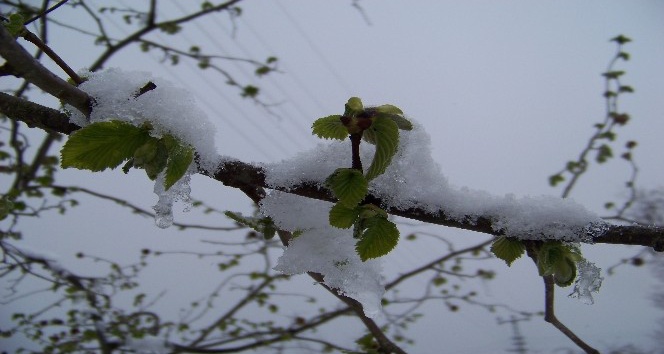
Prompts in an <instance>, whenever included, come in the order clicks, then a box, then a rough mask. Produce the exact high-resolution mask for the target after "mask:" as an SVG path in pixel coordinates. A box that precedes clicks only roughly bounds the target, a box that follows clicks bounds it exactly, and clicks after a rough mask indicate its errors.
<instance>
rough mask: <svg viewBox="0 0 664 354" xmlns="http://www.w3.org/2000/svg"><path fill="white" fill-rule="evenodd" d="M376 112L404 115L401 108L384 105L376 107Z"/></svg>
mask: <svg viewBox="0 0 664 354" xmlns="http://www.w3.org/2000/svg"><path fill="white" fill-rule="evenodd" d="M376 111H378V112H379V113H388V114H398V115H403V111H402V110H401V109H400V108H399V107H397V106H394V105H391V104H384V105H382V106H378V107H376Z"/></svg>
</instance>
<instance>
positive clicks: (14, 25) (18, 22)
mask: <svg viewBox="0 0 664 354" xmlns="http://www.w3.org/2000/svg"><path fill="white" fill-rule="evenodd" d="M23 23H25V19H24V18H23V16H22V15H21V14H11V15H9V22H6V23H5V22H3V25H4V26H5V28H6V29H7V31H8V32H9V34H11V35H12V37H20V36H23V35H24V34H25V31H26V30H25V26H24V25H23Z"/></svg>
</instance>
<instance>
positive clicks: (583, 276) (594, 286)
mask: <svg viewBox="0 0 664 354" xmlns="http://www.w3.org/2000/svg"><path fill="white" fill-rule="evenodd" d="M576 267H577V270H578V272H579V275H578V277H577V280H576V283H575V284H574V291H572V293H571V294H570V295H569V296H570V297H576V298H578V299H579V300H580V301H581V302H583V303H584V304H587V305H592V304H593V303H594V302H595V300H594V299H593V296H592V293H594V292H595V293H596V292H598V291H599V288H600V286H602V281H603V280H604V278H602V277H601V276H600V271H601V269H599V268H597V266H595V265H594V264H593V263H590V262H588V261H587V260H585V259H582V260H581V261H580V262H578V263H577V264H576Z"/></svg>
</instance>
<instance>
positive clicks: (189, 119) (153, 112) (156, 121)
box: [67, 68, 220, 172]
mask: <svg viewBox="0 0 664 354" xmlns="http://www.w3.org/2000/svg"><path fill="white" fill-rule="evenodd" d="M81 75H82V76H83V77H86V78H87V80H86V81H85V82H84V83H82V84H81V85H80V86H79V88H80V89H81V90H83V91H85V92H87V93H88V94H89V95H90V96H92V97H93V98H94V100H95V102H94V106H93V109H92V114H91V115H90V120H89V121H87V120H86V118H85V116H84V115H83V114H81V113H80V112H78V111H77V110H76V109H74V108H72V107H70V106H68V107H67V109H68V111H70V112H71V118H70V120H71V122H72V123H75V124H77V125H79V126H82V127H84V126H86V125H88V124H90V123H93V122H102V121H109V120H121V121H126V122H130V123H132V124H134V125H136V126H139V125H141V124H143V123H147V122H149V123H151V124H152V125H153V127H154V130H153V131H154V135H155V136H161V135H163V134H167V133H168V134H172V135H173V136H175V137H177V138H179V139H181V140H182V141H184V142H186V143H188V144H190V145H191V146H193V147H194V149H195V150H196V152H197V153H198V155H199V156H200V165H201V168H203V169H204V170H206V171H210V172H213V171H214V170H216V168H217V167H218V165H219V162H220V157H219V154H218V153H217V150H216V147H215V143H214V135H215V127H214V125H213V124H212V123H211V122H210V121H209V120H208V118H207V116H206V114H205V112H203V111H202V110H201V109H200V108H198V106H197V105H196V102H195V99H194V96H193V95H192V94H190V93H189V92H188V91H186V90H183V89H181V88H179V87H177V86H175V85H173V84H172V83H170V82H169V81H166V80H164V79H161V78H157V77H153V76H152V75H151V74H150V73H147V72H138V71H124V70H121V69H116V68H112V69H108V70H104V71H100V72H94V73H91V72H84V73H81ZM148 82H153V83H154V84H155V85H156V86H157V88H155V89H153V90H151V91H148V92H146V93H144V94H142V95H140V96H138V97H136V98H135V97H134V96H135V95H136V94H137V93H138V91H139V90H140V89H141V88H142V87H143V86H145V85H146V84H147V83H148Z"/></svg>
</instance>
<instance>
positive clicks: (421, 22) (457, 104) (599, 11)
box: [24, 0, 664, 353]
mask: <svg viewBox="0 0 664 354" xmlns="http://www.w3.org/2000/svg"><path fill="white" fill-rule="evenodd" d="M90 3H91V4H93V5H100V4H101V3H102V1H99V0H95V1H90ZM125 3H133V2H130V1H125ZM171 3H172V1H164V5H165V6H164V7H163V9H162V10H160V16H163V18H169V17H172V16H179V14H182V9H181V7H183V6H189V5H188V4H187V3H188V2H179V5H177V4H175V5H173V4H171ZM166 4H169V5H167V6H166ZM351 4H352V2H351V1H312V0H290V1H269V2H268V1H258V0H253V1H252V0H247V1H246V2H243V3H241V6H242V9H243V12H242V16H241V17H240V18H238V19H236V20H235V26H234V27H233V26H231V25H230V24H229V23H230V22H229V21H228V16H227V15H226V14H218V15H214V16H211V17H209V18H207V19H205V20H203V21H200V27H199V26H197V25H188V26H186V27H185V29H184V31H183V33H182V36H180V37H177V40H176V41H175V42H174V45H176V46H179V47H180V48H182V49H184V50H187V49H188V48H189V47H190V46H191V45H198V46H200V47H201V49H202V51H203V52H205V53H211V54H214V53H216V54H220V55H227V56H235V57H250V58H252V59H258V60H264V59H266V58H267V57H269V56H276V57H278V58H279V69H280V72H279V73H273V74H271V75H269V76H268V77H266V78H264V79H260V80H257V79H256V78H255V76H253V75H252V70H253V69H252V68H251V67H250V66H247V65H243V64H241V63H238V64H234V63H229V64H228V65H229V68H230V69H229V71H231V72H233V75H235V76H236V79H237V81H239V82H241V83H252V84H255V85H257V86H260V87H261V90H262V94H261V95H260V97H261V99H262V100H264V102H266V103H279V105H276V106H272V107H271V108H270V111H271V112H272V113H273V114H269V113H268V112H267V111H266V110H265V108H263V107H261V106H257V105H254V104H253V103H251V102H249V101H248V100H242V99H240V98H238V97H237V96H238V95H237V93H236V92H235V91H234V90H233V89H232V88H229V87H227V86H225V85H224V83H223V81H224V79H223V78H222V77H218V76H214V75H213V74H212V73H211V72H210V71H203V72H201V71H200V70H197V69H196V68H195V64H191V65H189V64H187V63H185V61H184V60H182V63H181V64H180V65H178V66H176V67H172V66H170V65H169V64H168V63H161V62H160V61H159V58H160V56H159V54H157V53H156V52H155V53H154V54H149V55H147V56H146V55H144V54H141V53H140V51H139V50H138V48H136V47H134V48H131V49H129V50H127V51H124V52H122V53H120V54H119V55H117V56H116V57H114V58H113V59H112V60H111V61H110V62H109V63H108V66H111V67H113V66H117V67H122V68H124V69H127V70H146V71H151V72H153V73H154V74H155V75H157V76H162V77H165V78H168V79H169V80H172V81H173V82H175V83H177V84H178V85H182V86H183V87H187V88H188V89H190V90H191V91H192V92H194V94H195V95H196V97H197V98H198V100H199V102H200V105H201V107H202V108H203V109H205V110H206V111H207V112H208V114H209V116H210V119H211V120H212V121H213V122H214V123H215V125H216V126H217V130H218V133H217V137H218V140H217V146H218V149H219V152H220V153H221V154H223V155H229V156H232V157H236V158H240V159H242V160H245V161H256V162H276V161H279V160H281V159H283V158H287V157H290V156H292V155H293V154H295V153H297V152H301V151H305V150H306V149H309V148H312V147H313V146H315V144H317V143H318V141H317V139H315V138H314V137H312V136H311V134H310V126H311V122H312V121H313V120H314V119H316V118H318V117H322V116H326V115H330V114H338V113H341V112H342V111H343V104H344V103H345V102H346V100H347V99H348V98H349V97H350V96H359V97H360V98H362V99H363V101H365V103H369V104H377V105H378V104H383V103H392V104H395V105H397V106H399V107H400V108H402V109H403V111H404V112H405V113H406V114H407V115H408V116H409V117H411V118H412V119H413V120H416V121H418V122H419V123H421V124H422V125H424V127H425V128H426V130H427V131H428V132H429V133H430V135H431V140H432V149H433V150H432V154H433V156H434V159H435V160H436V161H437V162H438V163H439V164H440V166H441V168H442V170H443V172H444V174H445V175H446V176H447V177H448V179H449V181H450V183H451V184H453V185H456V186H467V187H469V188H472V189H482V190H486V191H489V192H491V193H493V194H497V195H504V194H506V193H514V194H516V195H518V196H523V195H540V194H553V195H559V194H560V190H558V189H553V188H550V187H549V186H548V183H547V178H548V176H549V175H551V174H552V173H554V172H556V171H557V170H558V169H560V168H561V167H562V166H563V165H564V163H565V162H566V161H567V160H569V159H573V158H574V157H576V155H577V154H578V152H580V151H581V149H582V148H583V146H584V144H585V142H586V139H587V137H589V136H590V134H591V133H592V126H593V124H595V123H597V122H599V121H601V119H603V116H604V114H605V106H604V105H605V102H604V100H603V98H602V96H601V94H602V92H603V90H604V81H603V78H602V76H601V75H600V74H601V73H602V72H603V71H605V70H606V66H607V64H608V62H609V60H610V59H611V58H612V56H613V55H614V53H615V44H614V43H611V42H609V39H610V38H612V37H615V36H616V35H618V34H624V35H626V36H628V37H630V38H632V39H633V42H631V43H629V44H627V46H626V47H625V51H627V52H629V53H630V54H631V56H632V59H631V60H630V61H629V62H626V63H620V64H619V66H618V69H619V70H625V71H626V72H627V74H626V75H625V77H624V83H625V84H627V85H630V86H632V87H634V88H635V90H636V93H635V94H633V95H628V96H625V97H624V99H622V100H621V105H620V106H621V109H624V110H625V111H626V112H628V113H629V114H630V115H631V116H632V120H631V121H630V123H629V124H628V125H627V126H626V127H624V128H621V129H620V130H619V131H618V136H619V138H618V142H616V144H615V146H616V150H617V151H616V152H620V151H621V148H622V146H623V145H624V142H626V141H628V140H637V141H638V142H639V146H638V148H637V149H636V151H635V159H636V161H637V163H638V164H639V166H640V174H639V181H638V184H639V185H640V186H642V187H646V188H653V187H658V186H664V180H663V176H664V160H663V159H662V157H661V151H663V150H664V139H662V133H664V119H662V118H664V117H662V115H663V114H662V112H664V100H662V99H661V96H662V92H664V68H663V65H662V63H664V21H662V14H664V2H660V1H654V0H653V1H607V0H601V1H599V0H597V1H555V2H553V1H455V2H452V1H417V2H408V1H377V0H362V1H359V2H358V4H359V5H361V6H362V9H363V12H360V11H358V10H357V9H356V8H355V7H353V6H351ZM364 15H366V18H365V16H364ZM62 16H63V17H64V18H67V17H66V16H68V15H67V14H65V13H63V15H62ZM367 19H368V21H367ZM115 21H116V23H117V24H118V25H122V21H121V19H119V18H116V19H115ZM110 29H111V32H113V33H116V34H117V35H118V36H119V35H120V34H126V32H123V30H122V29H121V28H120V27H118V28H114V27H113V26H111V27H110ZM77 38H79V37H78V36H76V35H73V34H68V35H67V36H62V37H59V38H52V45H53V46H54V48H55V49H56V50H58V51H61V52H63V53H64V55H63V57H64V58H65V60H66V61H68V62H69V63H70V64H71V65H72V66H73V67H75V68H83V67H85V66H87V65H89V64H90V62H91V60H92V58H93V57H94V56H93V55H88V52H87V51H84V50H80V49H79V50H78V51H76V52H74V51H72V50H67V49H65V48H72V45H76V46H79V45H80V44H79V43H80V41H79V39H77ZM152 38H154V39H164V38H166V37H165V35H159V36H156V37H152ZM168 40H169V41H170V39H168ZM90 50H91V51H92V50H93V49H90ZM74 53H76V54H75V55H74ZM236 65H237V66H236ZM184 119H186V118H184ZM247 140H249V141H247ZM629 173H630V171H629V169H628V166H627V165H626V164H625V163H623V162H621V161H619V159H616V161H613V162H611V163H609V164H607V165H606V166H599V167H596V166H593V167H592V168H591V171H590V172H589V173H588V175H587V176H586V177H584V179H582V181H581V182H580V183H579V185H578V187H577V190H576V191H575V193H573V195H572V197H573V198H574V199H576V200H577V201H579V202H580V203H582V204H584V205H585V206H587V207H588V208H589V209H591V210H594V211H596V212H598V213H602V212H603V211H602V208H601V207H602V205H603V204H604V203H605V202H607V201H611V200H613V201H618V202H619V201H620V200H621V199H620V198H622V197H623V196H624V193H625V191H624V189H623V185H624V182H625V181H626V179H627V178H628V177H629ZM121 175H122V173H121V172H118V171H115V172H111V173H104V174H97V175H90V174H89V173H87V172H78V171H64V172H62V173H59V176H60V177H61V178H62V180H61V181H62V182H60V183H62V184H76V183H80V184H84V185H85V186H88V187H90V188H93V189H95V190H100V191H105V192H108V193H118V194H121V195H125V196H126V197H127V198H129V199H130V200H132V201H134V202H136V203H139V204H141V205H144V206H146V207H149V206H150V205H151V204H152V203H154V197H153V195H152V194H151V186H150V183H149V181H147V180H146V179H145V177H144V175H142V174H141V175H138V174H134V175H131V176H129V177H125V176H121ZM192 189H193V195H194V196H195V197H198V198H205V199H206V200H207V201H208V202H210V203H214V204H215V205H216V206H218V207H219V208H221V209H231V210H244V211H248V210H250V205H249V202H248V201H247V200H246V198H244V197H243V196H242V195H241V194H240V193H238V192H235V191H232V190H230V191H229V188H226V187H223V186H221V185H220V184H218V183H212V182H210V181H209V180H207V179H205V178H195V179H194V183H193V185H192ZM89 205H90V206H88V207H84V208H78V210H75V211H74V212H72V213H70V214H68V217H67V218H66V219H65V218H58V217H54V218H43V219H42V220H39V221H38V222H34V223H33V224H31V225H25V228H24V229H25V230H26V231H25V233H26V244H30V245H32V246H37V245H41V246H47V247H48V248H51V249H52V250H53V251H54V252H59V253H62V254H64V255H67V254H69V255H71V254H73V252H74V249H75V248H77V247H79V248H80V247H86V248H87V249H89V250H90V252H101V253H104V252H106V253H109V254H117V253H121V252H122V246H123V244H124V243H125V242H129V241H131V242H132V243H134V244H136V247H142V246H150V245H154V242H155V240H160V243H161V244H163V245H168V246H169V247H172V248H177V247H187V246H189V245H190V244H191V240H192V239H200V238H202V237H203V236H198V235H196V236H193V237H187V238H186V239H183V237H182V235H181V234H178V233H177V232H176V231H174V230H168V231H162V230H159V229H157V228H156V227H154V226H153V225H151V224H150V223H149V222H146V221H145V220H141V219H137V218H134V217H132V216H130V215H128V213H123V211H116V212H114V214H113V217H109V215H108V214H107V212H106V210H107V209H105V208H106V207H107V206H108V204H104V203H97V202H91V204H89ZM105 206H106V207H105ZM177 217H178V218H180V220H181V221H184V222H186V221H189V220H188V219H187V217H188V216H187V214H181V215H178V216H177ZM71 220H76V221H77V222H76V223H72V222H71ZM118 224H121V226H118ZM45 227H48V228H50V229H53V230H55V229H57V230H59V231H58V233H59V234H58V235H55V234H54V235H49V238H48V239H44V237H45V236H44V235H43V233H40V232H39V231H40V230H44V228H45ZM118 228H120V230H121V231H118V230H119V229H118ZM81 230H85V231H84V232H83V233H84V235H83V234H82V232H81ZM92 230H94V232H91V231H92ZM426 230H427V231H433V232H437V233H439V234H445V235H449V236H450V237H451V238H452V239H454V241H455V242H458V243H459V244H464V243H465V242H469V241H467V240H468V239H471V242H472V241H479V240H481V239H482V238H481V237H483V236H478V235H477V234H474V233H470V232H461V231H457V230H450V229H446V228H440V227H437V228H426ZM125 239H126V241H120V240H125ZM65 240H66V241H65ZM162 240H163V241H162ZM73 242H75V243H76V247H73V246H72V243H73ZM85 242H89V243H90V244H89V245H88V244H85ZM51 243H52V244H51ZM84 244H85V246H83V245H84ZM400 247H402V248H400V249H399V250H398V251H397V255H396V256H391V257H392V258H390V259H392V260H395V259H398V260H399V261H398V262H403V263H397V265H396V266H394V265H390V266H386V272H392V273H391V274H392V275H393V274H394V272H396V271H397V269H398V268H402V267H408V266H415V265H417V264H420V259H422V258H423V257H424V258H426V257H432V256H433V254H430V252H431V250H429V249H427V250H425V249H409V248H408V246H400ZM76 250H78V249H76ZM584 250H585V252H584V254H585V255H586V256H587V258H588V259H589V260H591V261H594V262H596V263H597V265H598V266H600V267H602V268H606V267H607V266H609V265H611V264H613V263H615V262H617V261H618V260H619V259H620V257H626V256H630V255H631V254H633V253H635V252H636V251H637V249H625V248H619V247H615V246H611V247H609V246H599V247H585V248H584ZM395 262H396V261H395ZM391 264H392V263H391ZM495 267H496V269H497V270H498V271H499V272H500V274H501V276H500V278H499V280H498V281H496V282H490V283H488V284H487V289H486V291H487V293H488V294H489V296H495V298H496V299H500V301H509V302H510V305H511V306H524V307H525V308H526V309H527V310H530V311H537V310H539V309H541V304H542V303H543V294H542V291H541V280H540V279H538V277H537V275H536V269H535V268H534V266H533V265H532V262H529V260H525V259H524V260H521V261H518V262H517V263H516V264H515V265H514V266H513V267H512V268H513V269H507V268H506V267H505V266H504V265H502V264H501V263H499V262H496V263H495ZM619 273H620V274H619V275H618V276H614V277H607V279H605V283H604V285H603V288H602V291H601V292H600V294H599V295H598V296H597V297H596V301H597V303H596V304H595V305H592V306H586V305H581V304H578V303H577V302H576V301H575V300H573V299H567V298H566V297H565V295H566V294H567V292H569V290H562V291H558V294H559V298H558V302H557V306H558V310H559V317H560V318H561V319H562V320H563V321H565V320H567V321H568V322H567V324H568V325H569V326H570V327H571V328H572V329H574V330H578V334H580V335H581V337H582V338H584V339H587V340H588V341H589V342H590V343H591V344H593V345H596V346H597V347H599V348H602V349H604V348H606V347H607V346H609V345H612V344H624V343H627V342H632V343H638V344H643V345H645V346H646V347H647V346H648V345H650V344H651V343H653V342H652V332H651V330H652V328H653V326H654V323H655V321H656V320H657V318H660V317H662V313H661V311H660V312H656V311H653V310H652V307H651V304H650V302H649V299H648V296H649V295H650V292H651V290H652V286H653V285H652V284H653V283H652V280H651V279H650V278H651V274H650V273H649V272H648V271H647V270H645V269H639V270H634V269H627V268H624V269H621V271H620V272H619ZM305 283H306V281H305ZM323 296H325V295H323ZM633 300H634V302H635V304H634V305H631V306H625V307H624V308H623V307H622V305H627V304H628V303H629V302H632V301H633ZM618 305H620V306H618ZM470 313H474V311H471V312H470ZM449 316H450V317H449V319H453V320H455V321H457V325H454V326H452V325H450V324H449V322H445V323H448V325H447V326H448V327H446V328H440V327H439V326H442V325H440V320H439V319H437V318H427V319H424V320H422V324H421V325H420V327H417V333H419V335H418V336H417V338H416V339H417V343H418V345H419V347H417V349H415V350H413V352H421V353H427V352H435V351H436V350H437V349H438V348H439V345H440V341H441V340H442V339H441V338H449V342H450V347H449V351H450V352H455V353H476V352H495V351H496V350H501V349H506V348H508V347H509V345H510V344H509V343H510V342H509V336H510V335H511V333H510V331H509V329H508V328H507V326H501V327H498V326H495V322H494V321H495V319H494V318H493V317H491V316H487V315H486V313H481V314H479V313H478V314H477V316H474V315H473V316H460V315H449ZM454 316H456V317H454ZM447 319H448V318H445V319H444V320H447ZM524 327H526V326H524ZM522 330H523V331H524V332H525V334H526V335H527V336H528V337H527V339H528V341H529V342H528V343H529V345H530V346H531V347H532V348H533V349H535V350H536V351H538V352H549V351H550V350H552V349H555V348H561V347H572V346H571V343H570V342H568V341H567V339H564V338H563V337H562V336H561V335H560V334H558V333H557V332H556V331H555V330H553V329H552V328H550V327H549V325H548V324H546V323H544V322H543V321H542V320H539V319H534V320H531V321H530V322H528V325H527V327H526V328H522ZM478 331H481V333H486V335H484V336H482V335H480V336H478ZM441 336H442V337H441ZM462 336H467V338H469V339H468V341H472V344H470V343H469V342H467V341H466V342H464V341H463V340H459V338H460V337H462ZM470 338H472V339H470Z"/></svg>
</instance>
